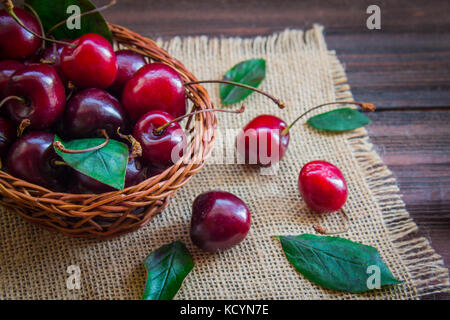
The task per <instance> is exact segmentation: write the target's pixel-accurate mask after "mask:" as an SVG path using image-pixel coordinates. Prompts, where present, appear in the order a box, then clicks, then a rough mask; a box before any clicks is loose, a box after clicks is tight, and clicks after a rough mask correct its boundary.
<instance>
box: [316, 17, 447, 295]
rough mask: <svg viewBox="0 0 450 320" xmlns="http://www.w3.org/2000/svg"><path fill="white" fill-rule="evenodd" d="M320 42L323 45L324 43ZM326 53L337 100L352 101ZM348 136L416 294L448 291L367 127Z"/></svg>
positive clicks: (437, 259) (442, 270) (439, 262)
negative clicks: (371, 140)
mask: <svg viewBox="0 0 450 320" xmlns="http://www.w3.org/2000/svg"><path fill="white" fill-rule="evenodd" d="M314 30H315V33H314V34H317V33H316V32H319V33H320V34H321V33H322V32H323V27H322V26H318V25H316V26H314ZM323 45H325V46H326V44H325V43H323ZM329 56H330V72H331V73H332V77H333V80H334V85H335V95H336V100H337V101H354V100H353V95H352V93H351V91H350V86H349V84H348V81H347V76H346V74H345V70H344V68H343V66H342V64H341V63H340V61H339V60H338V58H337V56H336V52H335V51H329ZM368 102H370V101H368ZM347 138H348V140H347V141H348V143H349V145H350V146H351V147H352V151H353V152H354V156H355V158H356V159H357V161H358V163H359V165H360V167H361V170H362V171H363V173H364V175H365V176H366V179H367V183H368V185H369V186H370V190H371V192H372V194H373V196H374V198H375V199H376V200H377V205H378V206H379V208H380V211H381V212H382V215H383V221H384V224H385V227H386V230H387V231H388V234H389V236H390V238H391V239H392V242H393V243H394V246H395V247H396V249H397V251H398V253H399V255H400V256H401V258H402V260H401V261H399V263H403V264H404V265H405V266H406V268H407V270H408V272H409V274H410V276H411V278H412V281H413V285H414V287H415V288H416V290H417V296H418V297H423V296H426V295H431V294H436V293H444V292H449V274H448V269H447V268H446V267H445V265H444V261H443V259H442V257H441V256H440V255H439V254H437V253H436V252H435V251H434V249H433V248H432V247H431V245H430V242H429V241H428V240H427V239H426V238H424V237H421V236H419V235H418V227H417V225H416V223H415V222H414V220H413V219H412V218H411V217H410V215H409V213H408V211H407V210H406V208H405V203H404V202H403V200H402V198H401V195H400V190H399V188H398V186H397V183H396V179H395V178H394V176H393V174H392V172H391V171H390V170H389V169H388V167H387V166H386V165H385V164H384V163H383V161H382V160H381V158H380V156H379V155H378V153H377V152H376V151H375V150H374V146H373V144H372V143H371V142H370V140H369V135H368V132H367V130H366V129H364V128H361V129H358V130H355V131H352V132H350V133H347Z"/></svg>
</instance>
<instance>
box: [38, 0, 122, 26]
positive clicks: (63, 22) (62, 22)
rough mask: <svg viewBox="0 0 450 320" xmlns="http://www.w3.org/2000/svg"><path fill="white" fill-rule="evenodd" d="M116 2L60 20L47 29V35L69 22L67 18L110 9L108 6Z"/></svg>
mask: <svg viewBox="0 0 450 320" xmlns="http://www.w3.org/2000/svg"><path fill="white" fill-rule="evenodd" d="M116 3H117V1H116V0H112V1H111V2H110V3H108V4H106V5H104V6H103V7H100V8H95V9H92V10H89V11H86V12H83V13H80V14H77V15H75V16H71V17H69V18H67V19H66V20H63V21H60V22H58V23H57V24H55V25H54V26H53V27H51V28H50V29H49V30H48V31H47V35H49V34H51V33H52V32H53V31H55V30H56V29H58V28H59V27H61V26H62V25H64V24H65V23H66V22H67V20H69V19H75V18H80V17H83V16H87V15H88V14H91V13H96V12H100V11H102V10H105V9H108V8H110V7H112V6H114V5H115V4H116Z"/></svg>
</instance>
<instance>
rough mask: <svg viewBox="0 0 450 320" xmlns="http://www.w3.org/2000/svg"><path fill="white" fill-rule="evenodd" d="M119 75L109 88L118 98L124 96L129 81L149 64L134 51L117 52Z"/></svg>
mask: <svg viewBox="0 0 450 320" xmlns="http://www.w3.org/2000/svg"><path fill="white" fill-rule="evenodd" d="M116 58H117V75H116V79H115V80H114V82H113V84H112V85H111V87H109V88H108V91H110V92H111V93H112V94H114V95H115V96H116V97H121V96H122V91H123V88H124V87H125V84H126V83H127V82H128V80H130V79H131V77H132V76H133V75H134V74H135V73H136V72H137V71H138V70H139V69H140V68H142V67H143V66H145V65H146V64H147V62H146V61H145V59H144V57H143V56H141V55H140V54H138V53H136V52H134V51H132V50H119V51H116Z"/></svg>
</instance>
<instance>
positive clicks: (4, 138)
mask: <svg viewBox="0 0 450 320" xmlns="http://www.w3.org/2000/svg"><path fill="white" fill-rule="evenodd" d="M16 136H17V133H16V127H15V126H14V125H13V124H12V123H11V122H10V121H9V120H7V119H5V118H1V117H0V157H3V156H5V155H6V154H7V153H8V149H9V147H10V146H11V144H12V143H13V142H14V140H15V139H16Z"/></svg>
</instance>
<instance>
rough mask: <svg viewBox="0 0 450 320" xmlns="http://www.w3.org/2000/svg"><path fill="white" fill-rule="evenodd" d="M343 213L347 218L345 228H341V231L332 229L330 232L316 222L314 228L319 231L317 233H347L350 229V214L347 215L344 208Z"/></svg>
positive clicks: (345, 218)
mask: <svg viewBox="0 0 450 320" xmlns="http://www.w3.org/2000/svg"><path fill="white" fill-rule="evenodd" d="M342 214H343V216H344V220H345V222H346V223H345V229H343V230H339V231H331V232H328V231H327V230H326V229H325V228H324V227H322V226H321V225H320V224H315V225H313V228H314V230H315V231H316V232H317V233H320V234H326V235H336V234H342V233H346V232H348V230H349V229H350V227H349V222H348V216H347V214H346V213H345V211H344V210H342Z"/></svg>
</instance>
